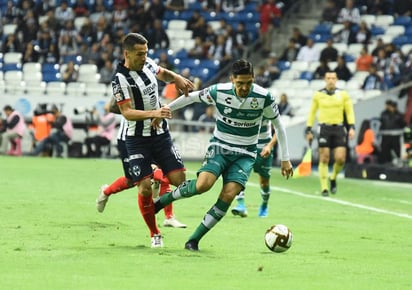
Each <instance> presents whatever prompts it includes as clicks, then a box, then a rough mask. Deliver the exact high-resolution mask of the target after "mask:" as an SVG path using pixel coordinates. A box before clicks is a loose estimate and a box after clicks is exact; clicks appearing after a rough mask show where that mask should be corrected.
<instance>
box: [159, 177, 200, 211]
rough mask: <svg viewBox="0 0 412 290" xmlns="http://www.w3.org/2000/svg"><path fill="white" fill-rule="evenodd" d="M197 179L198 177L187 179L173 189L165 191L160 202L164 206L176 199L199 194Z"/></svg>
mask: <svg viewBox="0 0 412 290" xmlns="http://www.w3.org/2000/svg"><path fill="white" fill-rule="evenodd" d="M196 180H197V179H192V180H187V181H185V182H183V183H182V184H180V185H179V186H178V187H176V188H175V189H174V190H173V191H171V192H168V193H165V194H164V195H162V196H161V197H160V203H161V204H162V205H163V206H166V205H168V204H171V203H172V202H173V201H175V200H178V199H181V198H186V197H191V196H193V195H196V194H199V192H197V191H196Z"/></svg>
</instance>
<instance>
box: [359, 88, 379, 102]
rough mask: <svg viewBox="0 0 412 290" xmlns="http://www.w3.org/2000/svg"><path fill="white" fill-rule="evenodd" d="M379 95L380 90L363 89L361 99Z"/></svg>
mask: <svg viewBox="0 0 412 290" xmlns="http://www.w3.org/2000/svg"><path fill="white" fill-rule="evenodd" d="M380 95H382V91H381V90H366V91H364V93H363V96H362V99H361V100H368V99H372V98H375V97H377V96H380Z"/></svg>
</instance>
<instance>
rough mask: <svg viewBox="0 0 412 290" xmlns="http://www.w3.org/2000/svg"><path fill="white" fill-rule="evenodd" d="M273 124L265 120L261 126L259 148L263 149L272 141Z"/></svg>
mask: <svg viewBox="0 0 412 290" xmlns="http://www.w3.org/2000/svg"><path fill="white" fill-rule="evenodd" d="M272 136H273V135H272V123H271V121H270V120H268V119H266V118H263V120H262V124H261V126H260V131H259V138H258V144H257V148H258V149H262V148H263V147H265V145H266V144H268V143H269V142H270V140H272Z"/></svg>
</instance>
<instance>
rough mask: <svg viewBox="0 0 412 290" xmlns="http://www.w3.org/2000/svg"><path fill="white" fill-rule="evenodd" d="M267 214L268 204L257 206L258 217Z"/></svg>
mask: <svg viewBox="0 0 412 290" xmlns="http://www.w3.org/2000/svg"><path fill="white" fill-rule="evenodd" d="M267 216H268V206H267V205H266V204H265V205H263V204H262V205H260V207H259V217H267Z"/></svg>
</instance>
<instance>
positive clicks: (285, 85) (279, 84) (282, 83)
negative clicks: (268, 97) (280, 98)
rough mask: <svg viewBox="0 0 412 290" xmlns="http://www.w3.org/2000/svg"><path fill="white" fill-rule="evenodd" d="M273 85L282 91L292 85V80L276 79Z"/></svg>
mask: <svg viewBox="0 0 412 290" xmlns="http://www.w3.org/2000/svg"><path fill="white" fill-rule="evenodd" d="M271 87H273V88H275V89H277V90H278V91H279V92H280V91H282V90H283V89H286V88H290V87H292V80H287V79H279V80H275V81H274V82H273V83H272V85H271Z"/></svg>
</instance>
